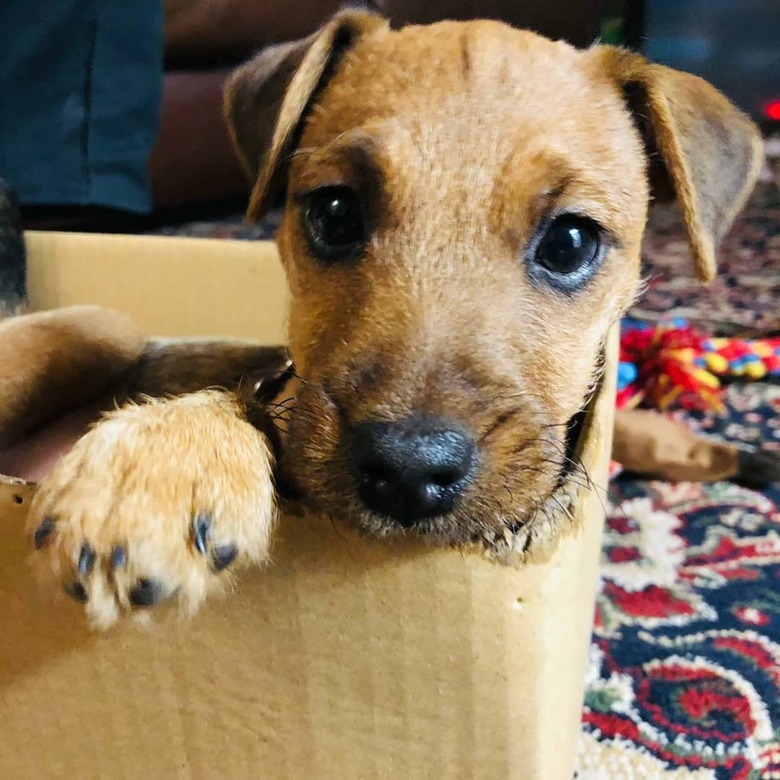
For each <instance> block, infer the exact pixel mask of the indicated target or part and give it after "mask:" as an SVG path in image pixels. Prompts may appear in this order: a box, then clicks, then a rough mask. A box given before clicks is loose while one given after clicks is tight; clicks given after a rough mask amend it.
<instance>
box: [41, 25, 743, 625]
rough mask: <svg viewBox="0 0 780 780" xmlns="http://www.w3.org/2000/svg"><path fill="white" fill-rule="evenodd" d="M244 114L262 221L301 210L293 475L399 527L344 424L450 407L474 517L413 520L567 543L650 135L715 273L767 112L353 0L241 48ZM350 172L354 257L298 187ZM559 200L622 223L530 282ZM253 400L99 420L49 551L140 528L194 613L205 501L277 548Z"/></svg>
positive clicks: (239, 118)
mask: <svg viewBox="0 0 780 780" xmlns="http://www.w3.org/2000/svg"><path fill="white" fill-rule="evenodd" d="M637 83H638V84H639V85H640V87H641V90H640V94H639V95H638V99H639V100H640V102H642V101H643V103H642V105H643V106H644V108H645V109H646V110H647V112H649V113H648V114H647V115H648V116H649V118H650V121H651V128H650V129H651V130H652V138H650V139H648V137H647V135H646V132H645V131H647V129H648V128H647V127H646V125H645V124H644V123H643V122H642V120H641V117H640V116H639V114H641V113H642V112H643V111H644V109H643V108H642V107H641V106H640V107H639V108H638V109H637V111H638V112H639V114H637V115H632V112H631V111H630V110H629V108H628V107H627V103H626V92H627V91H630V88H631V87H632V85H634V84H637ZM635 98H636V96H635ZM226 108H227V113H228V116H229V117H230V118H231V120H232V122H233V127H234V131H233V132H234V137H235V139H236V141H237V143H238V145H239V147H240V148H241V150H242V153H243V156H244V159H245V162H246V164H247V169H248V170H249V171H250V172H251V173H252V174H253V176H255V178H256V181H255V186H254V190H253V194H252V200H251V204H250V215H251V216H255V217H256V216H258V215H259V214H260V213H262V211H263V210H264V209H265V208H267V207H268V206H269V205H270V204H273V203H276V202H284V203H285V206H286V211H285V216H284V220H283V223H282V226H281V229H280V232H279V236H278V241H279V247H280V251H281V256H282V260H283V262H284V265H285V268H286V271H287V275H288V280H289V285H290V290H291V309H290V318H289V321H290V327H289V350H290V353H291V356H292V358H293V360H294V362H295V366H296V370H297V374H298V378H297V379H296V380H295V381H294V382H293V388H292V391H291V392H292V393H293V394H294V396H295V405H294V406H293V407H284V408H281V407H279V408H278V409H277V412H278V413H279V415H280V416H281V417H283V418H284V419H285V420H286V422H287V435H286V440H285V446H284V447H283V450H282V452H283V456H282V462H281V465H280V471H281V475H282V477H283V479H284V481H285V483H289V484H290V485H292V486H294V487H295V488H297V489H299V490H300V491H301V493H302V494H303V497H304V500H305V501H306V502H308V503H309V504H310V505H311V506H313V507H314V508H315V509H316V510H318V511H321V512H325V513H332V514H334V515H337V516H340V517H342V516H346V517H348V518H350V519H351V520H352V521H353V522H355V523H356V524H357V525H358V526H359V527H360V528H362V529H363V530H364V531H366V532H368V533H372V534H376V535H384V534H390V533H402V532H403V531H402V529H401V528H400V527H399V526H397V525H395V524H394V523H392V522H390V521H388V520H386V519H384V518H380V517H377V516H375V515H372V514H371V513H369V512H368V511H366V510H365V509H364V508H363V505H362V503H361V502H360V500H359V499H358V496H357V489H356V485H355V478H354V477H353V475H352V471H351V464H350V462H349V456H348V453H347V437H348V435H349V432H350V430H351V429H352V427H353V426H355V425H357V424H359V423H362V422H365V421H376V420H382V421H395V420H399V419H402V418H404V417H406V416H408V415H410V414H413V413H416V414H420V413H422V414H431V415H438V416H442V417H445V418H447V419H450V420H453V421H455V422H457V424H459V425H460V426H462V427H463V428H465V429H467V430H468V431H469V432H470V433H471V435H473V437H474V438H475V439H476V440H477V441H478V443H479V469H478V473H477V475H476V477H475V478H474V480H473V481H472V483H471V484H470V485H469V487H468V488H467V489H466V491H465V493H464V495H463V496H462V498H461V501H460V503H459V504H458V506H457V508H456V509H455V510H454V511H452V512H450V513H449V514H447V515H444V516H440V517H436V518H433V519H429V520H425V521H423V522H421V523H419V524H418V525H417V527H416V530H417V531H418V532H420V533H423V534H425V535H427V536H429V537H431V538H433V539H435V540H437V541H439V542H442V543H445V544H462V543H466V542H470V541H473V540H482V541H483V542H485V543H489V542H490V541H491V540H494V539H496V538H503V537H504V536H505V534H506V533H509V532H517V531H518V529H519V531H520V535H521V536H524V538H528V539H532V538H533V533H531V532H530V531H528V532H526V531H527V530H528V529H533V527H534V524H535V523H536V521H537V518H538V517H539V516H540V513H541V515H542V518H543V520H544V522H543V523H541V525H540V527H541V526H544V533H543V534H542V535H543V536H544V537H545V538H546V539H553V538H554V537H555V529H551V528H550V527H549V523H548V522H547V519H548V518H547V516H546V515H545V513H544V512H545V507H546V503H547V502H548V501H549V500H550V497H551V496H552V494H553V492H554V490H555V489H556V485H557V482H558V479H559V474H560V472H561V468H562V466H563V465H564V460H565V428H566V425H567V423H568V421H569V420H570V419H571V418H572V416H573V415H575V413H577V412H578V411H579V410H580V409H582V408H583V405H584V404H585V403H586V402H587V398H588V394H589V392H590V390H591V388H592V387H593V385H594V382H595V381H596V380H597V375H598V366H599V355H600V351H601V349H602V346H603V343H604V339H605V336H606V334H607V331H608V329H609V328H610V326H611V325H612V324H613V323H615V322H616V320H617V319H618V318H619V317H620V316H621V315H622V314H623V312H625V310H626V309H627V308H628V307H629V305H630V304H631V302H632V301H633V299H634V297H635V296H636V294H637V291H638V289H639V283H640V279H639V273H640V271H639V267H640V242H641V238H642V233H643V230H644V226H645V220H646V215H647V208H648V202H649V200H650V198H651V184H650V181H649V179H648V167H649V163H648V157H647V148H646V147H647V145H648V144H651V143H655V144H656V145H657V147H658V149H659V150H660V153H661V155H662V157H663V162H664V164H665V173H664V175H665V176H666V177H667V178H668V179H670V180H671V182H672V183H673V185H674V189H675V191H676V192H677V194H678V195H679V196H680V199H681V203H682V207H683V211H684V213H685V217H686V223H687V226H688V230H689V233H690V236H691V244H692V247H693V249H694V256H695V259H696V263H697V266H698V268H699V271H700V274H701V275H702V276H703V277H707V278H708V277H709V276H711V273H712V247H713V246H714V244H715V242H716V240H717V238H718V237H719V235H720V234H722V232H723V231H724V230H725V229H726V227H727V225H728V222H729V220H730V219H732V218H733V216H734V214H735V212H736V209H738V208H739V206H740V205H741V203H742V201H743V199H744V197H745V193H746V192H747V191H748V189H749V187H750V185H751V184H752V181H753V179H754V178H755V173H756V172H757V163H756V160H757V157H758V152H757V146H756V142H755V138H756V135H755V130H754V128H753V127H752V125H751V124H750V123H749V122H748V121H747V120H745V119H744V117H742V115H741V114H739V113H738V112H737V111H736V109H734V108H733V107H731V106H730V105H729V104H728V103H726V102H725V100H724V99H723V98H721V97H720V96H717V95H716V94H715V93H714V91H713V90H712V88H710V87H708V86H705V85H703V83H702V82H700V81H699V80H693V79H692V77H687V76H680V75H679V74H673V73H672V72H671V71H668V70H667V69H658V68H657V67H656V66H652V65H650V64H648V63H646V62H645V61H644V60H642V59H641V58H639V57H637V56H636V55H629V54H627V53H624V52H623V53H621V52H619V51H618V50H614V49H609V48H601V47H595V48H592V49H590V50H587V51H578V50H575V49H574V48H572V47H570V46H568V45H567V44H565V43H560V42H557V43H556V42H552V41H549V40H546V39H544V38H541V37H539V36H537V35H535V34H533V33H530V32H525V31H518V30H513V29H511V28H509V27H507V26H505V25H502V24H499V23H495V22H473V23H467V24H460V23H446V22H445V23H441V24H437V25H433V26H430V27H408V28H404V29H401V30H400V31H391V30H390V29H389V28H388V26H387V24H386V23H385V22H384V20H382V19H380V18H379V17H376V16H373V15H371V14H366V13H355V12H350V13H346V14H341V15H339V16H338V17H336V19H334V21H333V22H331V23H330V24H329V25H328V26H327V27H326V28H325V29H324V30H323V31H322V32H321V33H320V34H318V35H315V36H313V37H312V38H310V39H307V40H306V41H303V42H300V43H297V44H288V45H286V46H285V47H283V48H279V49H274V50H270V51H268V52H265V53H264V54H262V55H260V56H259V58H257V59H256V60H254V61H253V62H251V63H249V64H248V65H246V66H244V67H243V68H242V69H240V70H239V71H238V72H237V74H236V76H235V77H234V79H233V80H232V82H231V84H230V86H229V88H228V91H227V96H226ZM701 115H703V116H704V118H702V116H701ZM271 117H273V121H270V118H271ZM643 132H645V134H644V135H643ZM650 148H651V149H652V146H650ZM718 171H719V172H720V173H719V174H718V175H716V172H718ZM336 182H338V183H346V184H349V185H351V186H352V187H354V188H357V189H358V190H359V191H360V192H361V193H362V194H363V197H364V199H365V201H366V204H367V206H366V208H367V209H368V211H369V213H370V221H371V228H372V237H371V240H370V241H369V244H368V246H367V248H366V250H365V252H364V254H363V256H362V257H361V258H360V259H359V260H358V261H356V262H349V263H337V264H334V265H326V264H323V263H322V262H319V261H318V260H317V259H316V258H314V257H313V256H312V253H311V251H310V250H309V247H308V245H307V243H306V241H305V240H304V238H303V235H302V230H301V207H300V205H299V196H301V195H304V194H305V193H307V192H309V191H311V190H312V189H313V188H315V187H317V186H322V185H327V184H333V183H336ZM560 211H574V212H577V213H584V214H587V215H589V216H591V217H592V218H594V219H596V220H597V221H598V222H599V223H600V224H601V225H602V226H603V227H604V228H605V229H606V231H607V233H608V235H609V239H608V250H607V253H606V257H605V260H604V263H603V265H602V267H601V268H600V270H599V272H598V273H597V275H596V276H595V277H594V278H593V279H592V280H591V281H590V282H589V283H588V285H587V286H586V287H585V288H584V289H582V290H580V291H579V292H577V293H575V294H572V295H564V294H561V293H558V292H556V291H554V290H553V289H552V288H550V287H548V286H544V285H539V284H535V283H533V282H532V280H531V279H530V277H529V275H528V273H527V272H526V267H525V264H524V260H523V258H524V254H525V252H526V248H527V247H528V244H529V241H530V240H531V238H532V236H533V235H534V233H535V231H536V230H537V227H538V225H539V223H540V221H541V220H543V219H544V218H545V217H546V216H549V215H550V214H553V213H557V212H560ZM288 390H289V388H288ZM168 410H170V414H169V412H168ZM243 413H244V412H243V410H242V409H241V407H240V406H232V405H231V402H230V401H229V400H225V399H220V398H219V397H217V396H214V395H206V396H202V397H201V396H193V397H192V398H191V399H185V400H180V401H168V402H165V403H162V404H151V405H146V406H141V407H137V408H130V409H128V410H122V411H119V412H117V413H116V414H115V415H114V416H113V417H112V419H111V420H109V421H108V422H104V423H101V424H100V425H99V426H98V427H97V428H96V429H95V431H94V432H93V433H91V434H90V435H89V436H88V437H86V438H85V439H84V440H83V441H82V442H81V443H80V445H79V446H78V447H77V448H76V450H75V451H74V453H73V454H71V455H70V456H68V457H67V458H65V459H64V460H63V462H62V463H61V465H60V466H59V467H58V470H57V471H56V472H55V473H54V474H53V475H52V476H51V477H50V478H49V479H48V480H47V481H46V483H45V484H44V486H43V490H42V493H41V498H40V500H39V503H38V504H37V505H36V507H35V511H34V512H33V523H39V522H41V520H42V519H43V518H44V517H45V516H46V515H47V514H49V515H51V516H53V517H56V518H57V522H58V525H59V523H63V526H62V528H63V529H65V530H64V531H63V533H62V534H60V533H59V530H58V532H57V534H56V535H55V536H54V537H53V538H54V539H55V540H56V541H55V542H53V543H52V544H51V546H50V548H49V549H50V550H51V552H50V556H49V557H51V558H52V559H53V561H54V563H55V567H56V569H57V570H58V571H59V572H60V573H61V574H63V573H64V574H68V575H70V574H72V571H73V567H74V565H75V563H74V561H75V560H76V557H77V556H78V550H79V549H80V547H79V545H80V544H81V543H83V540H84V539H87V540H90V542H91V543H92V544H93V545H94V546H95V549H96V550H97V549H99V550H100V553H101V555H102V556H105V555H106V554H107V551H109V550H110V548H111V545H113V544H116V543H124V544H126V545H127V546H128V547H129V548H130V549H132V550H134V556H135V557H134V559H133V560H134V563H133V564H132V566H133V568H132V569H131V570H130V569H129V571H132V574H133V576H136V577H138V576H142V575H143V572H145V571H151V572H152V573H153V574H154V576H155V577H157V578H158V579H159V580H160V581H161V582H163V583H166V587H169V588H170V589H171V590H172V589H173V587H174V586H178V587H179V591H178V592H179V593H180V597H181V598H182V599H184V601H185V602H187V603H188V605H190V606H193V605H195V604H197V603H199V602H200V600H201V599H202V596H203V593H204V590H205V585H206V584H207V581H208V577H207V576H206V574H205V569H204V568H203V561H202V559H200V558H199V557H198V556H197V555H196V554H194V553H193V544H192V540H191V539H190V538H189V537H188V535H187V529H188V528H189V525H190V524H191V522H192V516H193V513H196V512H199V511H201V510H202V509H203V508H204V507H207V508H208V510H209V511H211V512H213V513H214V516H215V518H218V521H219V523H220V529H221V530H220V532H221V533H224V534H225V535H226V538H227V537H229V536H231V535H232V538H233V540H234V542H235V543H237V544H238V545H239V547H240V548H241V549H242V550H244V551H245V552H246V555H247V556H249V557H254V559H255V560H262V559H263V558H265V556H266V549H265V547H264V545H267V542H268V538H269V536H268V534H269V529H270V524H271V519H270V518H271V515H272V492H271V488H270V481H269V469H270V467H271V460H270V454H269V452H268V448H267V447H266V446H265V444H264V440H263V437H262V435H261V434H260V433H256V432H254V431H251V429H249V426H248V425H247V424H246V423H242V422H241V421H240V417H241V415H242V414H243ZM215 451H217V452H219V453H220V456H219V457H217V456H216V455H215ZM130 475H132V476H130ZM252 475H254V476H252ZM573 479H576V472H575V477H573ZM200 490H204V491H206V492H205V494H204V497H203V498H200V499H198V500H194V499H193V496H196V495H197V493H198V491H200ZM239 507H241V508H243V510H244V511H245V512H246V513H247V514H246V518H249V520H248V521H247V520H246V519H245V520H243V521H242V522H243V524H241V523H239V521H238V514H237V512H238V508H239ZM252 518H254V523H255V524H254V525H253V523H252ZM524 529H525V530H524ZM101 560H103V559H102V558H101ZM143 576H145V575H143ZM96 582H99V583H100V584H95V583H96ZM106 582H107V581H104V580H103V579H99V580H97V581H96V580H90V583H91V587H93V588H94V590H93V591H90V601H89V605H88V609H89V610H90V611H91V615H92V618H93V620H94V621H95V622H96V623H97V624H100V625H105V624H106V623H108V622H110V621H111V620H113V619H114V618H115V617H116V614H117V611H116V610H117V606H119V607H123V606H126V602H125V601H123V596H122V593H123V590H122V588H123V587H126V586H125V585H121V584H120V586H119V587H118V589H117V592H116V595H115V596H114V597H113V601H112V596H111V592H110V590H109V588H108V586H107V585H106ZM93 592H94V594H95V595H94V597H93V596H92V593H93ZM93 598H94V601H95V604H94V605H93Z"/></svg>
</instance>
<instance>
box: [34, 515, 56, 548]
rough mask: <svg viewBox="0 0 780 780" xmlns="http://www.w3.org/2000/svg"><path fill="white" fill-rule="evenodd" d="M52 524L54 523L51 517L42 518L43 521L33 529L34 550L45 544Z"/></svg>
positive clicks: (52, 526) (50, 532) (51, 530)
mask: <svg viewBox="0 0 780 780" xmlns="http://www.w3.org/2000/svg"><path fill="white" fill-rule="evenodd" d="M54 526H55V523H54V520H53V519H52V518H51V517H44V518H43V522H42V523H41V524H40V525H39V526H38V527H37V528H36V529H35V533H34V534H33V541H34V542H35V549H36V550H40V549H41V548H42V547H43V546H44V545H45V544H46V542H47V540H48V539H49V537H50V536H51V535H52V533H53V532H54Z"/></svg>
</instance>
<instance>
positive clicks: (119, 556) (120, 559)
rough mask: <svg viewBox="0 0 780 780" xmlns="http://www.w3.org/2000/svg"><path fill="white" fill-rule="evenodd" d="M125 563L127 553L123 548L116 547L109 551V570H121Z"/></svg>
mask: <svg viewBox="0 0 780 780" xmlns="http://www.w3.org/2000/svg"><path fill="white" fill-rule="evenodd" d="M126 563H127V552H126V551H125V548H124V547H120V546H119V545H117V546H116V547H114V549H113V550H111V568H112V569H121V568H122V567H123V566H124V565H125V564H126Z"/></svg>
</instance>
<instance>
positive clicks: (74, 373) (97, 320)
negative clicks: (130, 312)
mask: <svg viewBox="0 0 780 780" xmlns="http://www.w3.org/2000/svg"><path fill="white" fill-rule="evenodd" d="M145 345H146V338H145V337H144V335H143V334H142V333H141V331H140V330H139V328H138V327H137V326H136V325H135V323H133V322H132V320H130V318H129V317H126V316H125V315H124V314H120V313H119V312H115V311H110V310H108V309H103V308H101V307H99V306H70V307H67V308H64V309H55V310H54V311H45V312H39V313H36V314H26V315H22V316H19V317H12V318H10V319H7V320H4V321H2V322H0V449H4V448H6V447H9V446H10V445H12V444H13V443H15V442H17V441H19V440H20V439H22V438H24V437H25V436H26V435H27V434H28V433H30V432H31V431H34V430H36V429H37V428H38V427H40V426H41V425H43V424H45V423H47V422H49V421H50V420H53V419H56V418H57V417H59V416H60V415H63V414H65V413H67V412H69V411H72V410H74V409H76V408H77V407H79V406H80V405H82V404H85V403H88V402H90V401H94V400H96V399H98V398H99V397H100V396H101V395H103V394H104V393H106V392H108V391H109V390H110V389H111V388H112V387H113V386H114V385H115V384H116V383H117V382H119V381H120V380H121V379H122V378H123V377H124V376H126V375H127V373H128V372H129V371H130V370H131V368H132V367H133V366H134V365H135V363H136V361H138V359H139V358H140V357H141V355H142V354H143V353H144V348H145Z"/></svg>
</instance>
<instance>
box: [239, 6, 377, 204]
mask: <svg viewBox="0 0 780 780" xmlns="http://www.w3.org/2000/svg"><path fill="white" fill-rule="evenodd" d="M387 26H388V23H387V21H386V20H385V19H384V18H383V17H381V16H379V15H377V14H374V13H371V12H369V11H361V10H354V9H352V10H345V11H342V12H340V13H338V14H336V15H335V16H334V17H333V18H332V19H331V20H330V22H328V23H327V24H326V25H325V26H324V27H323V28H322V29H320V30H319V31H318V32H316V33H314V34H313V35H311V36H309V37H308V38H304V39H302V40H299V41H291V42H289V43H284V44H281V45H278V46H271V47H269V48H267V49H265V50H263V51H262V52H261V53H260V54H258V55H257V56H256V57H254V58H253V59H251V60H249V62H247V63H245V64H244V65H242V66H241V67H240V68H238V69H237V70H236V71H234V73H233V74H232V75H231V77H230V79H229V80H228V83H227V86H226V88H225V100H224V109H225V115H226V118H227V122H228V126H229V128H230V131H231V134H232V136H233V142H234V144H235V147H236V149H237V151H238V153H239V155H240V157H241V159H242V161H243V163H244V166H245V168H246V169H247V172H248V173H249V175H250V176H251V177H252V179H253V180H254V182H255V184H254V188H253V190H252V196H251V198H250V201H249V208H248V211H247V216H248V217H249V218H250V219H257V218H259V217H261V216H262V215H263V213H264V212H265V211H267V210H268V209H269V208H272V207H273V206H277V205H280V204H281V203H282V202H283V199H284V194H285V189H286V183H287V181H286V180H287V168H288V162H289V157H290V154H291V153H292V152H293V151H294V148H295V145H296V143H297V141H298V137H299V136H300V133H301V129H302V127H303V126H304V124H305V122H306V119H307V118H308V116H309V114H310V112H311V110H312V107H313V105H314V103H315V101H316V99H317V96H318V95H319V93H320V91H321V90H322V89H324V87H325V86H326V85H327V82H328V80H329V79H330V78H331V77H332V76H333V74H334V73H335V72H336V71H337V70H338V68H339V66H340V64H341V62H342V61H343V59H344V58H345V56H346V55H347V53H348V52H349V50H350V49H351V48H353V47H354V45H355V44H356V43H357V41H358V40H359V39H360V38H361V37H363V36H365V35H368V34H370V33H372V32H374V31H377V30H380V29H383V28H386V27H387Z"/></svg>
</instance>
